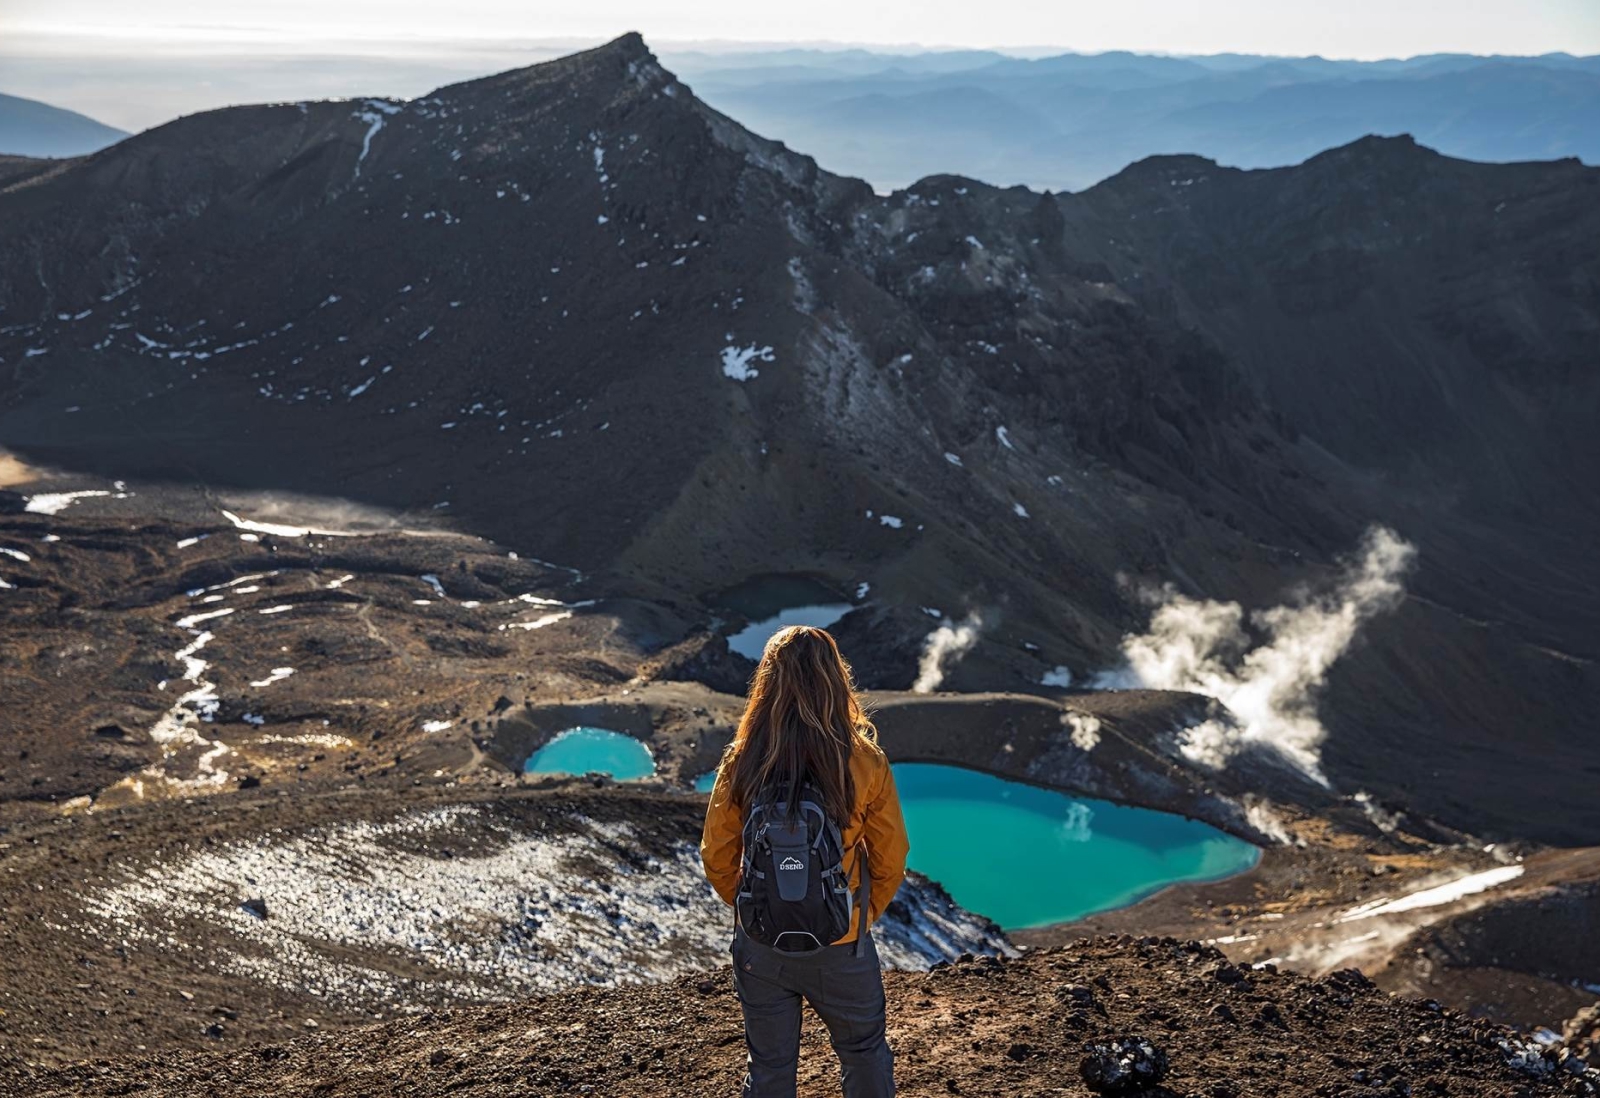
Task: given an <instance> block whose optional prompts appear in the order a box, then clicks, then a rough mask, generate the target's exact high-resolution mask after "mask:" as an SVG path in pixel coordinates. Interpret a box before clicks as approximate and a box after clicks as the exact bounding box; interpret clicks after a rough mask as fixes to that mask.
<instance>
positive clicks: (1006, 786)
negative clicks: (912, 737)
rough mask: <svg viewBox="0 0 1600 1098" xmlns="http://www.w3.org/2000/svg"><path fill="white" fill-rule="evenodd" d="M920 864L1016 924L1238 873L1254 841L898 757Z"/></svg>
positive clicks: (968, 901)
mask: <svg viewBox="0 0 1600 1098" xmlns="http://www.w3.org/2000/svg"><path fill="white" fill-rule="evenodd" d="M894 776H895V784H896V785H897V786H898V787H899V789H900V804H901V807H902V809H903V810H904V812H905V817H906V830H907V831H909V832H910V835H911V866H912V868H914V869H917V870H919V871H920V872H922V873H925V874H927V875H928V876H929V877H932V878H933V879H934V880H936V881H938V882H939V883H940V884H942V885H944V887H945V888H946V889H948V890H949V892H950V895H951V896H952V897H954V898H955V900H956V902H957V903H959V904H961V906H963V907H965V908H966V909H967V910H969V911H976V912H979V913H981V914H983V915H987V916H988V917H989V918H991V919H993V920H994V921H995V922H997V923H999V924H1000V925H1001V926H1003V927H1005V928H1006V929H1007V930H1020V929H1022V928H1025V927H1031V926H1046V925H1049V924H1050V923H1064V922H1070V921H1071V920H1073V919H1080V918H1082V917H1083V916H1085V915H1092V914H1094V913H1095V912H1097V911H1108V910H1110V909H1112V908H1116V907H1125V906H1126V905H1128V904H1131V903H1134V902H1135V901H1137V900H1140V899H1142V898H1143V897H1145V896H1148V895H1149V894H1151V893H1152V892H1156V891H1158V890H1160V889H1161V888H1164V887H1165V886H1167V885H1169V884H1175V883H1177V882H1179V881H1208V880H1215V879H1217V878H1219V877H1228V876H1232V875H1233V874H1235V873H1239V872H1242V871H1244V870H1246V869H1249V868H1250V867H1251V866H1253V865H1255V864H1256V859H1257V858H1258V857H1259V855H1260V851H1258V850H1257V849H1256V848H1255V847H1254V846H1251V845H1250V844H1249V843H1247V842H1244V841H1243V840H1242V839H1236V838H1234V837H1233V836H1232V835H1229V834H1227V833H1226V832H1223V831H1219V830H1217V829H1216V828H1214V827H1212V826H1211V825H1210V824H1205V823H1201V822H1200V821H1198V820H1190V819H1186V818H1184V817H1183V816H1176V815H1173V814H1172V813H1170V812H1157V811H1154V810H1153V809H1148V808H1131V807H1129V806H1127V805H1120V804H1112V803H1111V802H1110V801H1097V800H1088V799H1085V798H1080V797H1069V796H1067V795H1066V794H1065V793H1057V792H1055V791H1054V790H1049V789H1040V788H1038V787H1036V786H1031V785H1024V784H1023V783H1021V782H1012V781H1006V780H1005V779H1003V778H997V777H995V776H994V775H992V774H984V773H981V772H979V771H976V770H967V769H964V768H962V767H959V766H944V765H941V764H938V763H910V762H908V763H896V764H895V766H894Z"/></svg>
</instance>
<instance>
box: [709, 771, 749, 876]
mask: <svg viewBox="0 0 1600 1098" xmlns="http://www.w3.org/2000/svg"><path fill="white" fill-rule="evenodd" d="M728 785H729V783H728V777H727V775H726V774H724V773H723V772H722V771H721V770H719V771H718V772H717V781H716V784H715V785H714V786H713V787H712V789H711V803H710V804H709V805H707V806H706V824H705V828H704V830H703V831H702V832H701V833H700V861H701V862H702V864H704V865H705V867H706V880H708V881H710V882H711V887H712V888H714V889H716V890H717V895H718V896H721V897H722V902H723V903H726V904H732V903H733V899H734V896H735V894H736V893H737V892H738V890H739V862H740V860H741V859H742V858H743V857H744V834H743V832H744V824H743V822H742V820H741V819H740V815H739V810H738V808H737V807H736V806H735V805H734V804H733V803H732V801H731V800H730V799H729V792H730V791H729V789H728Z"/></svg>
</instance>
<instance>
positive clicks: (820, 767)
mask: <svg viewBox="0 0 1600 1098" xmlns="http://www.w3.org/2000/svg"><path fill="white" fill-rule="evenodd" d="M877 738H878V732H877V729H875V728H873V726H872V722H871V721H870V720H869V719H868V718H867V715H866V712H865V710H863V709H862V708H861V700H860V698H859V697H858V696H857V694H856V688H855V683H854V682H853V681H852V680H851V677H850V665H849V664H848V663H846V662H845V659H844V657H843V656H842V655H840V654H839V646H838V644H837V643H835V641H834V639H833V637H832V635H830V634H829V633H828V632H827V631H826V630H824V629H815V628H813V627H811V626H809V625H792V626H790V627H789V628H787V629H782V630H779V631H778V632H777V633H774V634H773V636H772V639H771V640H769V641H767V647H766V650H765V651H764V652H762V654H761V662H760V663H759V664H758V665H757V666H756V673H755V677H754V678H753V679H751V681H750V697H749V700H748V701H747V702H746V703H745V707H744V716H743V717H741V718H740V719H739V729H738V731H736V732H735V733H734V735H733V742H732V743H730V744H729V745H728V747H727V749H726V750H725V751H724V752H723V755H722V769H723V771H724V772H725V773H726V774H727V775H728V779H729V790H730V795H731V799H732V800H733V803H734V804H736V805H739V806H740V807H741V809H745V808H748V807H749V806H750V804H751V802H752V800H753V799H754V798H755V797H757V796H759V795H760V794H761V792H762V791H763V790H765V789H767V788H768V787H769V786H771V785H773V784H774V783H782V784H783V787H784V796H783V799H784V800H785V801H787V802H788V803H789V804H790V805H794V804H795V802H796V801H797V800H798V796H797V794H798V793H799V785H800V783H801V782H802V781H807V782H809V783H810V784H811V786H812V787H813V788H815V789H816V791H817V793H818V794H819V795H820V796H821V798H822V802H823V803H822V807H823V810H824V811H826V812H827V814H828V816H829V818H830V819H832V820H833V822H834V823H835V824H837V825H838V826H839V827H840V828H844V827H847V826H849V823H850V817H851V814H852V813H853V812H854V810H855V796H856V789H855V779H854V778H852V777H851V775H850V756H851V755H852V754H853V753H854V751H855V749H856V747H857V746H858V745H861V744H869V745H870V744H872V743H875V742H876V741H877Z"/></svg>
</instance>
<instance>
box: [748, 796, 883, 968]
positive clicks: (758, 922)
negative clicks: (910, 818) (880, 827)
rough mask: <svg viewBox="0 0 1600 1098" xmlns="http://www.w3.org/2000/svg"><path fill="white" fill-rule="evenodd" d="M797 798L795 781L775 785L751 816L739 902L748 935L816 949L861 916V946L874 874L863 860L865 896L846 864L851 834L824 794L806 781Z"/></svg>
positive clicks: (785, 946) (792, 949) (788, 947)
mask: <svg viewBox="0 0 1600 1098" xmlns="http://www.w3.org/2000/svg"><path fill="white" fill-rule="evenodd" d="M796 801H797V803H796V804H795V805H794V806H793V809H792V811H791V806H790V804H789V790H788V783H786V782H783V783H775V784H773V785H771V786H768V787H767V789H766V791H765V792H763V793H762V795H761V796H759V797H757V798H755V800H754V802H753V803H752V804H751V806H750V809H749V811H748V812H746V813H745V818H744V860H743V864H742V865H741V867H740V874H739V894H738V896H737V897H736V899H735V903H734V907H735V910H737V912H738V914H739V925H740V926H741V927H743V928H744V932H745V934H747V935H749V937H750V938H751V939H752V940H754V941H757V942H760V943H761V944H762V945H765V946H771V947H772V948H773V949H778V950H782V951H784V952H786V953H815V952H817V951H818V950H821V949H824V948H826V947H827V946H829V945H831V944H832V943H834V942H836V941H838V940H839V939H840V938H842V937H844V935H845V934H846V933H848V932H849V930H850V924H851V921H852V920H853V919H856V918H859V919H860V921H861V934H860V937H858V938H857V939H856V951H857V953H859V952H860V950H861V942H862V940H863V939H865V938H866V936H867V927H866V922H867V894H868V876H867V866H866V863H865V862H862V863H861V867H860V868H861V887H860V889H859V895H858V894H856V893H853V892H852V891H851V889H850V876H849V874H848V873H846V872H845V869H844V839H843V837H842V836H841V835H840V833H839V826H838V825H837V824H836V823H834V822H833V821H832V820H830V819H829V818H828V814H827V812H825V811H824V810H823V808H822V798H821V797H820V796H818V795H817V791H816V789H815V788H813V787H812V786H811V785H810V784H809V783H802V784H801V786H800V789H799V793H798V796H797V797H796Z"/></svg>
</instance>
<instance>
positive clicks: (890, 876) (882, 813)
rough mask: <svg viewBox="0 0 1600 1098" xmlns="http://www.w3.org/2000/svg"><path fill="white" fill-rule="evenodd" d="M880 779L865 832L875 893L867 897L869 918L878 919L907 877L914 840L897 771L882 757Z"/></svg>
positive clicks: (872, 800) (869, 807)
mask: <svg viewBox="0 0 1600 1098" xmlns="http://www.w3.org/2000/svg"><path fill="white" fill-rule="evenodd" d="M879 773H880V775H881V781H880V784H879V786H878V788H877V790H876V791H875V792H874V793H873V795H872V797H871V799H870V800H868V801H867V819H866V824H865V830H864V835H865V837H866V840H867V871H868V872H869V873H870V874H871V875H872V894H871V895H870V896H869V897H868V899H867V918H868V919H869V920H870V921H871V922H877V921H878V916H880V915H882V914H883V911H884V908H886V907H888V906H889V902H890V901H891V900H893V899H894V894H895V892H896V891H898V890H899V888H900V882H901V881H903V880H905V876H906V854H907V853H909V852H910V850H911V840H910V839H909V838H908V837H907V836H906V821H905V818H904V817H903V816H901V814H900V793H899V791H898V790H897V789H895V785H894V771H893V770H891V769H889V761H888V760H887V759H884V760H883V765H882V767H881V768H880V769H879Z"/></svg>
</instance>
